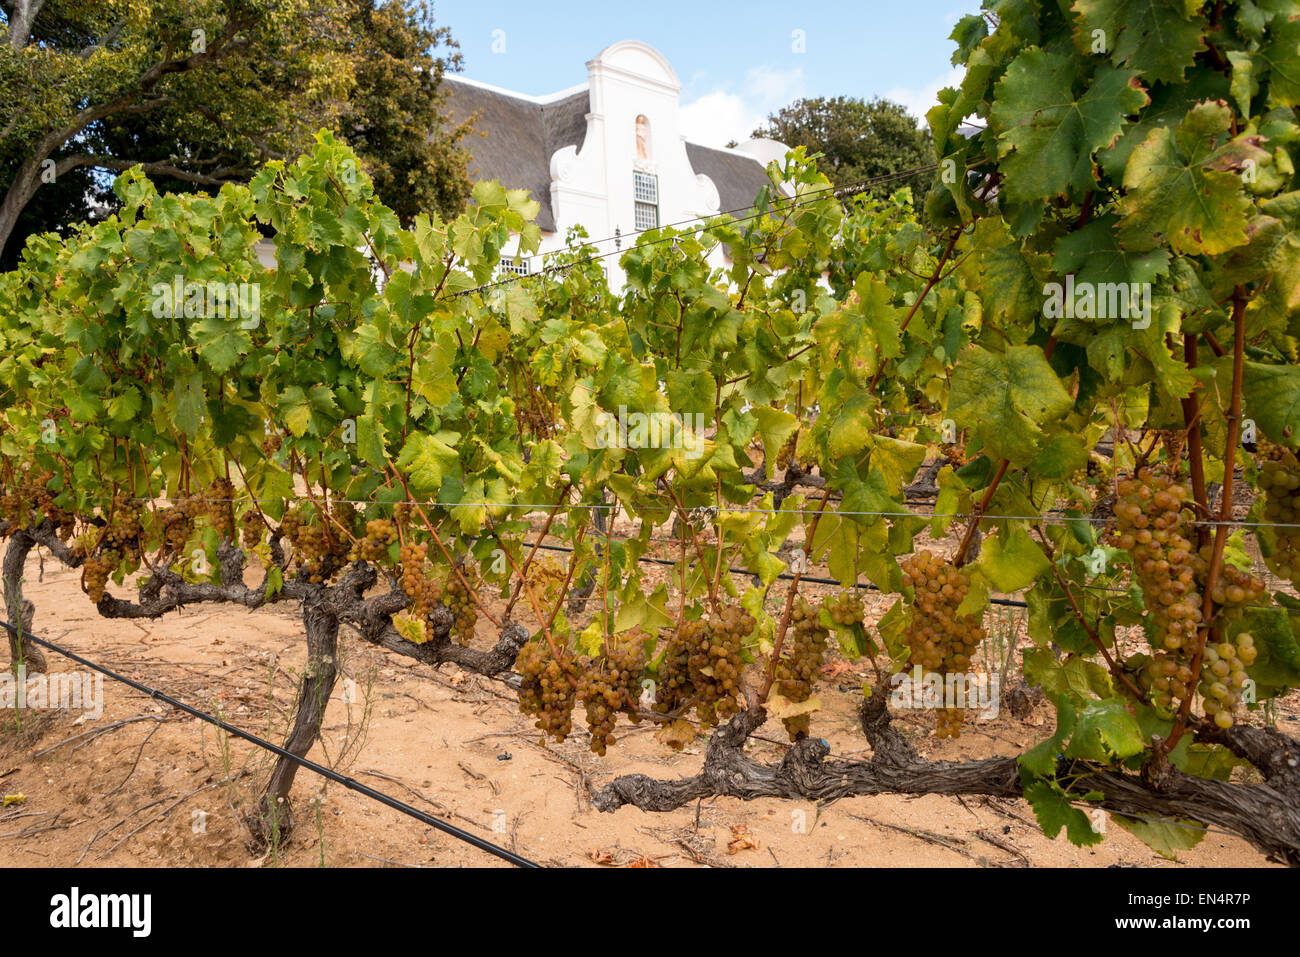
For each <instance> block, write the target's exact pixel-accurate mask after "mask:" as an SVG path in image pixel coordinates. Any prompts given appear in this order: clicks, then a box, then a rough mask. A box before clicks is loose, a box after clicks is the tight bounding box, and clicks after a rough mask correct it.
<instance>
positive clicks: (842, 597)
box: [822, 588, 866, 628]
mask: <svg viewBox="0 0 1300 957" xmlns="http://www.w3.org/2000/svg"><path fill="white" fill-rule="evenodd" d="M822 606H823V607H824V608H825V609H826V611H827V612H828V613H829V614H830V616H831V621H833V622H835V624H837V625H839V626H840V627H842V628H849V627H852V626H853V625H860V624H862V620H863V618H864V617H865V616H866V608H865V607H864V606H863V604H862V594H861V592H859V591H858V590H857V589H856V588H849V589H846V590H844V591H842V592H840V593H839V594H838V595H829V596H827V597H826V599H825V600H824V601H823V602H822Z"/></svg>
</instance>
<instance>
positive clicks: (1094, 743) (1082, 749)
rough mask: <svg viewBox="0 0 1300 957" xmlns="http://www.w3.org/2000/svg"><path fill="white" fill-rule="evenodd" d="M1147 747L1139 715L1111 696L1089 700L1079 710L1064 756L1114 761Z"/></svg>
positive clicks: (1087, 759)
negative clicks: (1109, 697) (1098, 699)
mask: <svg viewBox="0 0 1300 957" xmlns="http://www.w3.org/2000/svg"><path fill="white" fill-rule="evenodd" d="M1145 747H1146V742H1145V739H1144V738H1143V736H1142V729H1141V728H1140V727H1138V722H1137V719H1136V718H1134V717H1133V715H1132V714H1130V713H1129V711H1128V708H1127V707H1126V706H1125V704H1124V702H1122V701H1118V700H1116V699H1114V698H1111V699H1109V700H1106V701H1093V702H1090V703H1089V704H1088V705H1087V706H1086V707H1085V708H1084V709H1083V710H1082V711H1080V712H1079V714H1078V723H1077V724H1076V725H1075V729H1074V734H1073V735H1072V736H1071V738H1070V744H1069V746H1068V747H1067V748H1066V749H1065V756H1066V757H1067V758H1082V759H1083V760H1085V761H1101V762H1105V763H1112V762H1115V761H1122V760H1124V759H1125V758H1128V757H1132V756H1133V755H1135V754H1140V753H1141V752H1142V751H1143V749H1144V748H1145Z"/></svg>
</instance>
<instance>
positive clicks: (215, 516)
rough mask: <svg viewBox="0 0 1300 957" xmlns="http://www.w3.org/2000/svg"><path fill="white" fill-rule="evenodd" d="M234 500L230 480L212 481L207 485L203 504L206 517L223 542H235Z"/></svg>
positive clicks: (232, 484) (233, 490)
mask: <svg viewBox="0 0 1300 957" xmlns="http://www.w3.org/2000/svg"><path fill="white" fill-rule="evenodd" d="M234 499H235V486H234V483H233V482H231V481H230V479H226V478H218V479H213V480H212V482H211V484H209V485H208V490H207V492H206V494H205V501H204V504H205V505H206V506H207V512H208V517H209V518H210V519H211V520H212V527H213V528H215V529H216V530H217V535H218V536H219V537H220V540H221V541H223V542H233V541H234V540H235V509H234Z"/></svg>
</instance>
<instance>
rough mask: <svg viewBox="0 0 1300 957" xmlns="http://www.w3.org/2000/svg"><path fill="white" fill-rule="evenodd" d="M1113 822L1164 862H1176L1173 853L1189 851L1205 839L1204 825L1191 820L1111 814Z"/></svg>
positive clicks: (1176, 858)
mask: <svg viewBox="0 0 1300 957" xmlns="http://www.w3.org/2000/svg"><path fill="white" fill-rule="evenodd" d="M1111 820H1113V821H1114V822H1115V823H1116V824H1118V825H1119V826H1120V827H1122V828H1124V830H1126V831H1128V832H1129V833H1130V834H1132V835H1133V836H1134V837H1136V838H1137V839H1138V840H1139V841H1141V842H1142V843H1143V844H1145V845H1146V846H1147V847H1149V848H1151V850H1153V851H1155V852H1156V853H1157V854H1159V855H1160V856H1161V857H1163V858H1164V859H1165V860H1169V861H1176V860H1178V857H1177V856H1176V855H1175V853H1174V852H1175V851H1189V850H1191V849H1192V848H1193V847H1195V846H1196V845H1197V844H1199V843H1201V839H1202V838H1203V837H1205V833H1206V832H1205V825H1203V824H1201V823H1200V822H1199V821H1193V820H1192V819H1191V818H1177V819H1173V818H1170V819H1159V818H1147V819H1141V820H1140V819H1138V818H1132V817H1124V815H1122V814H1112V815H1111Z"/></svg>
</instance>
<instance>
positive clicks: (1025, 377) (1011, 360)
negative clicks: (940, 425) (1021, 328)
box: [948, 345, 1072, 466]
mask: <svg viewBox="0 0 1300 957" xmlns="http://www.w3.org/2000/svg"><path fill="white" fill-rule="evenodd" d="M1071 404H1072V403H1071V401H1070V396H1069V393H1067V392H1066V391H1065V387H1064V386H1062V385H1061V380H1060V379H1058V378H1057V376H1056V373H1055V372H1053V371H1052V367H1051V366H1050V365H1048V363H1047V359H1046V358H1044V356H1043V352H1042V350H1041V349H1038V348H1036V347H1034V346H1012V347H1011V348H1010V349H1008V350H1007V351H1006V352H1005V353H1004V354H1001V355H999V354H997V353H994V352H989V351H988V350H987V349H983V348H981V347H980V346H974V345H972V346H969V347H968V348H967V349H966V350H965V351H964V352H963V353H962V354H961V356H960V358H959V359H958V362H957V367H956V369H955V370H954V371H953V378H952V389H951V392H950V394H949V398H948V416H949V417H950V418H952V419H953V421H954V422H956V424H957V427H958V428H959V429H960V428H969V429H972V430H974V431H975V432H976V434H978V435H979V437H980V438H981V439H982V440H983V443H984V447H985V449H986V450H987V452H988V453H989V455H991V456H994V457H996V458H999V459H1008V460H1010V462H1011V464H1012V465H1017V466H1023V465H1027V464H1028V463H1029V462H1030V460H1032V459H1033V457H1034V454H1035V453H1036V452H1037V450H1038V446H1039V443H1040V442H1041V441H1042V440H1043V439H1044V438H1046V433H1045V432H1044V431H1043V429H1042V428H1041V427H1040V423H1041V425H1044V426H1051V425H1052V424H1054V423H1055V422H1056V420H1057V419H1059V418H1060V417H1061V416H1062V415H1064V414H1065V413H1066V412H1067V411H1068V410H1069V409H1070V406H1071Z"/></svg>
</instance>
